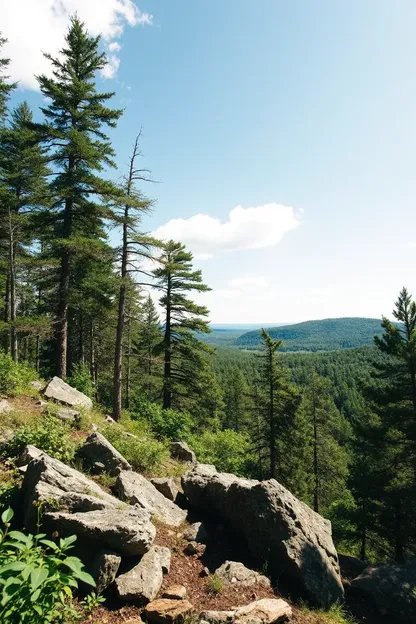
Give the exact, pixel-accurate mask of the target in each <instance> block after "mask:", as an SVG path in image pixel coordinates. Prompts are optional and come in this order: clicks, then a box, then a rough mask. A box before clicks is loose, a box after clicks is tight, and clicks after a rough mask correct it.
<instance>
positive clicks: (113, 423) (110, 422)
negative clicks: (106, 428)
mask: <svg viewBox="0 0 416 624" xmlns="http://www.w3.org/2000/svg"><path fill="white" fill-rule="evenodd" d="M105 422H106V423H107V424H109V425H115V424H116V421H115V420H114V418H111V416H110V415H109V414H107V416H106V417H105Z"/></svg>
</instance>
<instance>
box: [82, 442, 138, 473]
mask: <svg viewBox="0 0 416 624" xmlns="http://www.w3.org/2000/svg"><path fill="white" fill-rule="evenodd" d="M77 455H78V456H79V457H80V458H81V459H82V461H83V464H84V466H85V467H87V468H93V467H94V464H96V463H97V462H100V463H101V464H103V465H104V466H105V470H106V472H108V473H109V474H110V475H112V476H115V475H116V474H118V473H119V472H120V470H131V466H130V464H129V463H128V461H127V460H126V459H124V457H123V456H122V455H121V454H120V453H119V452H118V451H117V449H115V448H114V446H113V445H112V444H110V442H109V441H108V440H107V439H106V438H105V437H104V436H103V435H102V434H101V433H98V432H95V433H90V435H89V436H88V437H87V439H86V441H85V442H84V444H83V445H82V446H81V448H80V449H79V450H78V453H77Z"/></svg>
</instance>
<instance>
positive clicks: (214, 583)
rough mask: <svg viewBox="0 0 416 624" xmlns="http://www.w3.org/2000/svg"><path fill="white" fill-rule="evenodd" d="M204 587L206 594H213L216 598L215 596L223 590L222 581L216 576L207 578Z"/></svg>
mask: <svg viewBox="0 0 416 624" xmlns="http://www.w3.org/2000/svg"><path fill="white" fill-rule="evenodd" d="M205 587H206V590H207V592H208V594H213V595H214V596H216V595H217V594H220V593H221V592H222V590H223V589H224V581H223V580H222V578H220V577H219V576H217V575H216V574H213V575H212V576H209V577H208V578H207V582H206V584H205Z"/></svg>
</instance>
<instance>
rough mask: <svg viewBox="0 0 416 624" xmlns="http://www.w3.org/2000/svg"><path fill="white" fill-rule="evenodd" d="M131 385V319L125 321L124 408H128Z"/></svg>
mask: <svg viewBox="0 0 416 624" xmlns="http://www.w3.org/2000/svg"><path fill="white" fill-rule="evenodd" d="M130 387H131V319H129V320H128V322H127V362H126V409H129V408H130Z"/></svg>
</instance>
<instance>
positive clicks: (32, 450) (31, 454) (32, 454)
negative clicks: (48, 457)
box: [16, 444, 45, 466]
mask: <svg viewBox="0 0 416 624" xmlns="http://www.w3.org/2000/svg"><path fill="white" fill-rule="evenodd" d="M44 454H45V453H44V452H43V451H40V450H39V449H38V448H36V446H33V444H28V445H27V446H25V448H24V449H23V451H22V452H21V453H20V457H19V458H18V460H17V462H16V464H17V465H18V466H27V464H28V463H29V462H31V461H32V459H38V458H39V457H41V456H42V455H44Z"/></svg>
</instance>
